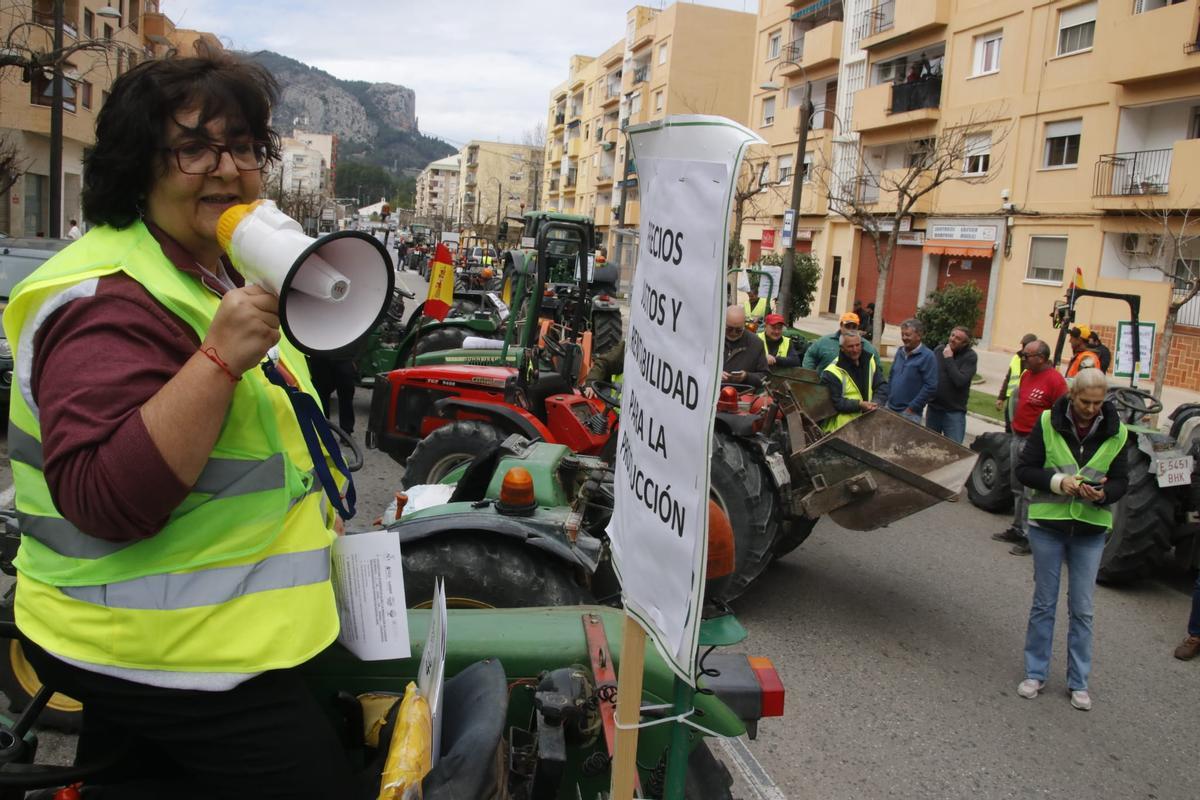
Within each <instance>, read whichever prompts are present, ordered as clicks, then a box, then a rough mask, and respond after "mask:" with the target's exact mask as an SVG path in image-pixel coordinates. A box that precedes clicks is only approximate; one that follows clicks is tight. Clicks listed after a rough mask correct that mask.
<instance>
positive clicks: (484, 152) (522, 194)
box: [458, 140, 545, 230]
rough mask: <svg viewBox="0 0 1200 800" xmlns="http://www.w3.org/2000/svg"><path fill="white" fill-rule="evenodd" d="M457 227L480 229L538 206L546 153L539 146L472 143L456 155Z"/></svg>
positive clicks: (474, 141) (473, 141)
mask: <svg viewBox="0 0 1200 800" xmlns="http://www.w3.org/2000/svg"><path fill="white" fill-rule="evenodd" d="M458 158H459V165H460V168H459V173H458V220H459V223H460V227H463V228H468V229H474V230H483V229H484V228H486V227H488V226H493V230H494V226H496V225H498V224H499V222H500V221H501V220H503V219H506V218H508V217H509V216H520V215H521V214H522V213H524V211H525V209H527V208H529V209H532V208H534V207H535V205H536V204H537V197H538V193H539V191H540V187H541V182H542V165H543V161H544V159H545V153H544V151H543V150H542V148H541V147H540V146H537V145H525V144H507V143H505V142H481V141H476V140H472V141H470V142H468V143H467V146H466V147H464V148H463V149H462V150H460V151H459V152H458Z"/></svg>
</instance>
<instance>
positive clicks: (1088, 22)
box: [1058, 0, 1096, 56]
mask: <svg viewBox="0 0 1200 800" xmlns="http://www.w3.org/2000/svg"><path fill="white" fill-rule="evenodd" d="M1095 34H1096V3H1095V0H1093V2H1090V3H1080V4H1079V5H1077V6H1071V7H1070V8H1064V9H1063V10H1062V11H1060V12H1058V55H1060V56H1065V55H1069V54H1071V53H1078V52H1080V51H1083V50H1091V49H1092V38H1093V37H1094V36H1095Z"/></svg>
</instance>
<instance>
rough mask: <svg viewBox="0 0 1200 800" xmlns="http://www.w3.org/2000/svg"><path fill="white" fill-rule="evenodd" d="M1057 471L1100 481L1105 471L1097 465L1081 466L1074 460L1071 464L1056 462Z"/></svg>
mask: <svg viewBox="0 0 1200 800" xmlns="http://www.w3.org/2000/svg"><path fill="white" fill-rule="evenodd" d="M1053 469H1054V471H1055V472H1061V473H1063V474H1064V475H1070V476H1071V477H1075V476H1076V475H1079V476H1082V477H1084V478H1087V479H1088V480H1089V481H1098V480H1100V479H1101V478H1103V477H1104V473H1103V472H1101V471H1100V470H1098V469H1096V468H1095V467H1086V466H1085V467H1080V466H1078V465H1077V464H1075V463H1074V462H1072V463H1070V464H1055V465H1054V467H1053Z"/></svg>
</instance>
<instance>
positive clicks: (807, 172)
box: [801, 152, 813, 183]
mask: <svg viewBox="0 0 1200 800" xmlns="http://www.w3.org/2000/svg"><path fill="white" fill-rule="evenodd" d="M812 165H813V154H812V153H811V152H809V153H805V154H804V174H803V175H802V176H801V177H802V178H803V179H804V182H805V183H808V182H809V181H811V180H812Z"/></svg>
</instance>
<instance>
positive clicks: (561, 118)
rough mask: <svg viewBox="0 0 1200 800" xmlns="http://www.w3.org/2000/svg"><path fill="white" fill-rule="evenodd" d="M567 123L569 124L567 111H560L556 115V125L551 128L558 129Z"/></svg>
mask: <svg viewBox="0 0 1200 800" xmlns="http://www.w3.org/2000/svg"><path fill="white" fill-rule="evenodd" d="M565 124H567V112H565V111H559V112H558V113H557V114H555V115H554V126H553V128H551V130H558V129H559V128H561V127H562V126H563V125H565Z"/></svg>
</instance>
